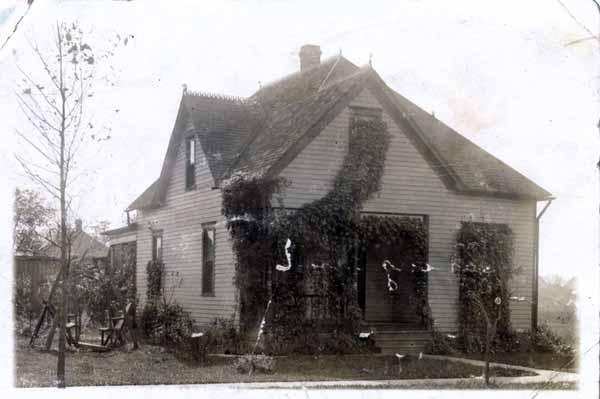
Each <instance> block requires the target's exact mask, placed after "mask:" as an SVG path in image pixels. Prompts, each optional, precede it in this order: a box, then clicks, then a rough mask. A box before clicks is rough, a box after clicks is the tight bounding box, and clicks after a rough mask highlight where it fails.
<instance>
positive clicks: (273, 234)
mask: <svg viewBox="0 0 600 399" xmlns="http://www.w3.org/2000/svg"><path fill="white" fill-rule="evenodd" d="M349 138H350V140H349V145H348V152H347V153H346V155H345V156H344V159H343V162H342V165H341V168H340V169H339V171H338V172H337V175H336V178H335V180H334V182H333V187H332V189H331V191H329V192H328V193H327V194H326V195H324V196H323V197H321V198H319V199H316V200H314V201H312V202H310V203H308V204H305V205H304V206H303V207H301V208H300V209H298V210H294V211H293V212H285V211H284V210H282V211H279V212H276V211H275V210H274V209H273V208H272V203H271V198H272V197H273V194H277V193H279V192H281V191H282V188H283V186H284V181H283V180H281V179H270V178H263V179H244V178H239V179H237V180H235V181H233V182H231V183H230V184H229V185H228V186H227V187H225V189H224V197H223V213H224V215H225V216H226V217H227V218H228V220H229V222H228V226H229V229H230V232H231V237H232V241H233V247H234V253H235V254H236V257H237V261H236V275H237V278H236V283H237V286H238V288H239V291H240V300H241V317H242V319H241V321H242V327H245V328H251V327H252V326H253V325H255V324H256V322H257V319H258V317H259V315H260V314H259V313H257V312H258V311H259V310H260V309H262V308H263V307H264V306H261V305H264V304H265V303H266V302H267V301H268V300H272V305H271V308H270V309H271V310H270V314H269V323H267V324H268V325H269V326H271V328H272V329H273V330H275V331H276V333H279V334H284V335H289V334H290V330H293V331H295V332H298V331H301V330H302V328H303V327H304V328H306V327H307V325H306V323H307V322H308V323H312V324H311V325H310V328H312V329H314V328H315V327H316V326H315V324H314V323H321V322H323V321H326V324H327V330H328V331H332V330H344V331H348V332H355V331H356V330H357V329H358V326H359V323H360V321H361V318H362V315H361V312H360V309H359V306H358V295H357V272H358V262H359V256H362V254H363V253H364V251H366V249H367V248H368V247H370V246H371V245H372V244H373V243H386V244H399V243H402V246H403V247H404V249H405V251H404V252H406V253H410V254H411V255H412V256H409V257H406V258H405V259H404V260H405V261H406V262H405V263H406V265H402V264H400V263H398V264H397V266H394V268H406V269H407V270H410V271H412V272H413V273H415V274H419V275H424V272H423V271H422V270H423V268H424V267H425V261H426V252H427V243H426V241H427V240H426V231H425V229H424V226H423V225H422V223H421V224H419V223H415V222H411V220H409V219H405V218H380V217H367V218H361V217H360V210H361V208H362V204H363V203H364V202H365V201H366V200H367V199H368V198H370V197H371V196H373V195H374V194H375V193H376V192H377V191H378V190H379V189H380V181H381V176H382V174H383V169H384V165H385V159H386V154H387V150H388V147H389V133H388V131H387V126H386V124H385V123H383V122H382V121H380V120H377V119H375V120H363V119H358V118H354V119H353V120H352V121H351V124H350V130H349ZM405 255H406V254H405ZM391 260H392V261H393V262H397V261H399V260H400V259H398V260H397V259H391ZM276 263H277V266H276V267H274V266H275V264H276ZM313 269H319V270H320V271H319V272H316V271H314V270H313ZM398 270H399V269H398ZM315 274H318V276H314V275H315ZM316 281H319V283H317V284H315V282H316ZM307 286H310V288H309V289H308V291H311V292H310V294H311V297H312V298H318V299H319V300H320V301H321V303H319V304H316V303H314V302H312V301H311V298H310V297H307V295H306V294H307ZM414 287H415V295H414V296H415V297H418V298H421V299H422V304H421V308H422V307H423V306H424V305H425V304H426V288H425V287H426V279H425V278H424V277H423V276H418V277H416V278H415V284H414ZM315 307H320V308H322V309H321V310H323V309H325V312H324V314H322V315H321V316H320V317H319V318H318V320H306V314H307V311H308V310H309V309H313V308H315ZM311 311H312V310H311ZM321 327H323V326H321ZM278 329H279V330H280V331H279V330H278Z"/></svg>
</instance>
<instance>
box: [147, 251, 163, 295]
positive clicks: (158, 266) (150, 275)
mask: <svg viewBox="0 0 600 399" xmlns="http://www.w3.org/2000/svg"><path fill="white" fill-rule="evenodd" d="M163 270H164V266H163V263H162V262H161V261H159V260H150V261H149V262H148V264H147V265H146V279H147V291H146V298H147V299H148V303H155V302H156V301H157V300H158V299H159V298H160V295H161V290H162V275H163Z"/></svg>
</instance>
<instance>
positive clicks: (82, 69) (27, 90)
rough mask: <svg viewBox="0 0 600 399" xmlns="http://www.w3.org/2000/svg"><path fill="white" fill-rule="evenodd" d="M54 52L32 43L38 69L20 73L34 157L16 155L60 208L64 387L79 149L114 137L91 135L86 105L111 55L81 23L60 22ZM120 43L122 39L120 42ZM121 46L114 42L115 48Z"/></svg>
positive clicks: (60, 372) (23, 134) (27, 140)
mask: <svg viewBox="0 0 600 399" xmlns="http://www.w3.org/2000/svg"><path fill="white" fill-rule="evenodd" d="M52 38H53V43H52V46H51V50H50V51H44V50H42V49H41V48H40V47H39V46H38V44H37V42H34V43H31V42H30V43H29V44H30V47H31V49H32V53H33V54H32V55H33V57H34V58H35V59H36V60H37V62H38V68H37V69H35V70H33V72H32V71H25V70H24V69H22V68H21V67H19V66H17V69H18V71H19V72H20V74H21V80H20V87H19V89H18V91H17V92H16V93H15V94H16V98H17V103H18V105H19V107H20V109H21V111H22V113H23V115H24V117H25V118H26V120H27V121H28V126H29V128H28V129H27V130H23V131H21V130H17V131H16V133H17V135H18V136H19V138H20V139H21V140H22V141H23V142H24V144H25V147H26V148H27V149H28V150H30V155H29V156H23V155H19V154H17V155H15V157H16V160H17V162H18V163H19V164H20V165H21V167H22V169H23V171H24V173H25V175H26V176H27V177H28V178H30V179H31V180H32V181H33V182H35V183H37V184H38V185H39V186H40V187H42V188H43V189H44V190H45V191H46V192H47V193H48V194H49V196H50V197H51V198H52V199H53V200H55V201H56V202H58V204H59V214H58V215H59V222H58V233H57V234H56V238H55V240H53V241H52V243H53V244H54V245H56V246H57V247H58V248H59V249H60V263H61V273H60V276H61V279H60V288H61V290H60V292H61V294H62V296H61V300H60V306H59V326H60V331H61V333H60V335H59V341H58V342H59V344H58V363H57V385H58V386H59V387H64V386H65V349H66V348H65V334H64V332H65V327H66V312H67V295H66V287H67V285H66V284H67V283H66V282H67V280H68V276H69V267H70V261H71V259H70V258H71V256H70V239H69V230H68V225H67V223H68V220H69V214H70V205H71V200H72V197H71V196H70V195H69V188H70V187H71V184H72V183H73V181H74V180H75V178H76V177H77V176H73V171H74V169H75V167H76V159H77V155H78V152H79V150H80V149H81V147H82V146H83V145H84V143H86V142H87V141H88V140H94V141H102V140H105V139H107V138H108V137H109V136H106V137H100V136H98V135H93V134H87V133H89V132H90V130H91V129H93V125H92V123H91V122H88V121H87V120H86V119H85V118H84V104H85V103H86V100H88V99H89V98H90V97H92V95H93V92H92V85H93V82H94V76H95V72H96V64H97V62H96V61H97V59H101V58H107V57H108V56H109V55H112V54H113V53H112V52H106V53H103V54H101V55H97V54H94V51H93V50H92V46H91V44H90V43H89V42H88V41H87V37H86V34H84V32H83V30H82V29H81V28H80V26H79V25H78V24H77V23H70V24H68V23H64V22H57V23H56V27H55V29H54V32H53V34H52ZM119 39H120V38H119ZM116 45H117V43H116V42H115V43H114V46H115V47H116Z"/></svg>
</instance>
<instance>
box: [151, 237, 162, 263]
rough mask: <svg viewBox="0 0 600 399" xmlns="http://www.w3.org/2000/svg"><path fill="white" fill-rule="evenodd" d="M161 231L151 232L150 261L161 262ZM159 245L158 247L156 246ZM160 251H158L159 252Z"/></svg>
mask: <svg viewBox="0 0 600 399" xmlns="http://www.w3.org/2000/svg"><path fill="white" fill-rule="evenodd" d="M162 233H163V232H162V230H158V231H153V232H152V261H154V262H156V261H159V262H162V261H163V255H164V240H163V234H162ZM158 243H160V246H159V245H158ZM159 249H160V251H159ZM159 252H160V253H159Z"/></svg>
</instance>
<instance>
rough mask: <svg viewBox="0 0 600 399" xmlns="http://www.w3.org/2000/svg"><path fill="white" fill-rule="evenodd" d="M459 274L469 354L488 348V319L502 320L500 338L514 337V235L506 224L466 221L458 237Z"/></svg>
mask: <svg viewBox="0 0 600 399" xmlns="http://www.w3.org/2000/svg"><path fill="white" fill-rule="evenodd" d="M456 241H457V244H456V255H455V260H454V263H455V265H456V268H455V272H456V273H458V275H459V303H460V307H459V337H460V339H461V341H462V342H461V344H462V347H463V348H464V349H465V350H466V351H469V352H481V351H483V350H484V346H485V338H484V334H485V331H484V330H485V320H484V318H485V316H484V315H483V312H482V310H481V306H480V305H479V304H478V303H477V301H480V302H481V304H482V305H483V306H484V308H485V309H486V310H487V312H488V313H489V314H488V317H491V318H494V319H496V318H498V326H497V339H498V340H500V341H503V340H504V339H505V338H509V337H510V335H511V327H510V311H509V306H508V303H509V297H510V293H509V289H508V281H509V279H510V277H511V276H512V275H513V273H514V272H515V270H514V268H513V265H512V258H513V235H512V230H511V229H510V227H508V226H507V225H505V224H493V223H478V222H463V223H462V225H461V229H460V230H459V232H458V234H457V238H456Z"/></svg>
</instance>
